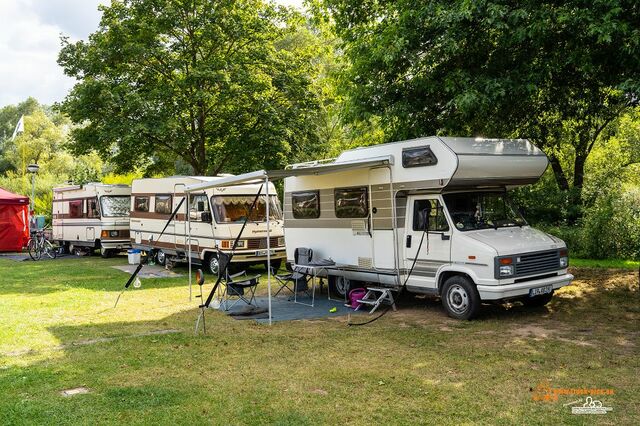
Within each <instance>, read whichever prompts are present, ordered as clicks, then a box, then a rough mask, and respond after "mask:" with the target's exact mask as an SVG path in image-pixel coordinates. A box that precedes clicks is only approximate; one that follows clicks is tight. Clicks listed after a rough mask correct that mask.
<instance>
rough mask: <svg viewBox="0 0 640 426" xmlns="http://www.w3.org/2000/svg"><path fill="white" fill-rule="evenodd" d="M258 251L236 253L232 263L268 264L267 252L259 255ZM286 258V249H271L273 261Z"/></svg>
mask: <svg viewBox="0 0 640 426" xmlns="http://www.w3.org/2000/svg"><path fill="white" fill-rule="evenodd" d="M257 251H258V250H248V251H236V253H235V254H234V255H233V259H232V260H231V261H232V262H248V263H260V262H266V261H267V255H266V250H259V251H261V252H264V255H258V254H257ZM261 254H262V253H261ZM286 258H287V251H286V250H285V248H284V247H282V248H279V249H276V248H273V249H271V260H272V261H273V260H277V259H286Z"/></svg>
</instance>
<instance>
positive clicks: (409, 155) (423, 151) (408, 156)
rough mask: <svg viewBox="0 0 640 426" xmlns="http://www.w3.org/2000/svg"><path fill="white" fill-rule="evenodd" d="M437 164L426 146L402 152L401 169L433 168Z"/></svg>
mask: <svg viewBox="0 0 640 426" xmlns="http://www.w3.org/2000/svg"><path fill="white" fill-rule="evenodd" d="M437 163H438V159H437V158H436V156H435V155H434V153H433V151H431V148H430V147H429V146H428V145H427V146H419V147H417V148H405V149H403V150H402V167H404V168H409V167H422V166H433V165H435V164H437Z"/></svg>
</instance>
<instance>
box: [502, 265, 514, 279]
mask: <svg viewBox="0 0 640 426" xmlns="http://www.w3.org/2000/svg"><path fill="white" fill-rule="evenodd" d="M499 273H500V276H501V277H510V276H512V275H513V265H501V266H500V271H499Z"/></svg>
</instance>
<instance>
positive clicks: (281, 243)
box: [278, 237, 284, 247]
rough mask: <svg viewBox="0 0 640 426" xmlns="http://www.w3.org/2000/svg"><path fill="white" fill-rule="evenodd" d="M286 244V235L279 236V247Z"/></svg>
mask: <svg viewBox="0 0 640 426" xmlns="http://www.w3.org/2000/svg"><path fill="white" fill-rule="evenodd" d="M283 245H284V237H278V247H282V246H283Z"/></svg>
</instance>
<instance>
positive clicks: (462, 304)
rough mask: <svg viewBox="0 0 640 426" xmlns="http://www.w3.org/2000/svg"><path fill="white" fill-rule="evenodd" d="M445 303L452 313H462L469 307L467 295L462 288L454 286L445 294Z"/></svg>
mask: <svg viewBox="0 0 640 426" xmlns="http://www.w3.org/2000/svg"><path fill="white" fill-rule="evenodd" d="M447 302H448V304H449V307H451V309H452V310H453V311H454V312H456V313H464V312H465V311H466V310H467V309H468V307H469V295H468V294H467V292H466V290H465V289H464V288H462V287H461V286H459V285H454V286H451V287H450V288H449V291H448V292H447Z"/></svg>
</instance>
